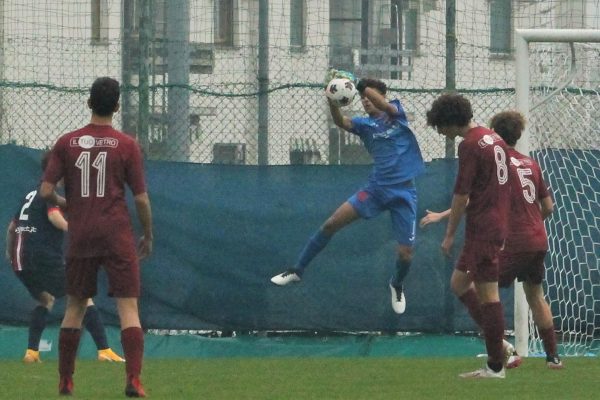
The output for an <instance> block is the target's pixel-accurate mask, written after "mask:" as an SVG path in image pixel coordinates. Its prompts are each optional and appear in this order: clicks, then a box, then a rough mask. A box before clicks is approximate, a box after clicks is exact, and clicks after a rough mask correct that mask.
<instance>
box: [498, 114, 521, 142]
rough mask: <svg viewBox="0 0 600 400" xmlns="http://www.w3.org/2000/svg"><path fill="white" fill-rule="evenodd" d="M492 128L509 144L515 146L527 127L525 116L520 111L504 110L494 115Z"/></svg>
mask: <svg viewBox="0 0 600 400" xmlns="http://www.w3.org/2000/svg"><path fill="white" fill-rule="evenodd" d="M490 128H491V129H493V130H494V131H495V132H496V133H497V134H498V135H500V137H501V138H502V139H504V141H505V142H506V144H507V145H509V146H514V145H516V144H517V141H518V140H519V139H520V138H521V133H522V132H523V129H525V117H523V114H521V113H520V112H518V111H504V112H501V113H498V114H496V115H494V116H493V117H492V120H491V121H490Z"/></svg>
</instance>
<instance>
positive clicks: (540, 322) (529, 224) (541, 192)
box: [420, 111, 563, 369]
mask: <svg viewBox="0 0 600 400" xmlns="http://www.w3.org/2000/svg"><path fill="white" fill-rule="evenodd" d="M490 128H492V129H493V130H494V131H495V132H496V133H498V134H499V135H500V136H501V137H502V139H504V141H505V142H506V144H507V145H508V157H509V160H510V163H509V166H510V173H511V179H510V185H511V206H510V213H509V217H508V223H509V234H508V236H507V238H506V241H505V246H504V248H503V249H502V251H501V252H500V262H499V268H500V278H499V281H498V283H499V286H500V287H508V286H510V285H511V284H512V283H513V282H514V280H515V279H518V280H519V281H520V282H523V289H524V291H525V296H526V298H527V303H528V304H529V306H530V307H531V313H532V315H533V320H534V322H535V324H536V325H537V327H538V331H539V333H540V337H541V338H542V342H543V345H544V350H545V352H546V365H547V366H548V368H551V369H560V368H562V367H563V364H562V362H561V360H560V357H559V356H558V352H557V347H556V334H555V332H554V323H553V320H552V311H551V310H550V306H549V305H548V303H547V302H546V299H545V298H544V289H543V287H542V281H543V279H544V258H545V256H546V253H547V251H548V238H547V235H546V230H545V228H544V222H543V220H544V219H545V218H547V217H548V216H550V214H552V211H553V209H554V202H553V201H552V196H551V195H550V193H549V192H548V189H547V187H546V184H545V182H544V178H543V177H542V171H541V169H540V166H539V165H538V163H537V162H535V160H533V159H532V158H530V157H528V156H526V155H523V154H521V153H519V152H518V151H516V150H515V148H514V146H515V145H516V144H517V141H518V140H519V138H520V137H521V133H522V131H523V129H524V128H525V119H524V117H523V115H521V114H520V113H519V112H517V111H505V112H501V113H499V114H496V115H495V116H494V117H493V118H492V121H491V123H490ZM449 214H450V210H446V211H443V212H441V213H436V212H431V211H429V210H427V215H426V216H424V217H423V218H422V219H421V222H420V226H421V227H424V226H426V225H428V224H430V223H434V222H438V221H440V220H442V219H444V218H446V217H448V215H449Z"/></svg>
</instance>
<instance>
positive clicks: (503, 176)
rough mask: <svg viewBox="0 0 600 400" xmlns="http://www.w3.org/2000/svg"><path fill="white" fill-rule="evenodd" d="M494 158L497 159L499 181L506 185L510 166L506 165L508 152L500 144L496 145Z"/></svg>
mask: <svg viewBox="0 0 600 400" xmlns="http://www.w3.org/2000/svg"><path fill="white" fill-rule="evenodd" d="M494 158H495V159H496V175H498V183H500V184H501V185H504V184H505V183H506V182H508V167H507V165H506V153H505V152H504V149H502V147H500V146H494Z"/></svg>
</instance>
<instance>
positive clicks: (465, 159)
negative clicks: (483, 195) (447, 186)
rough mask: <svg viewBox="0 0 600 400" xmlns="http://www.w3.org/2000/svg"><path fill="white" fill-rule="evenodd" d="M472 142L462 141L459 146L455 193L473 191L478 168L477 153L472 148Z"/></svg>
mask: <svg viewBox="0 0 600 400" xmlns="http://www.w3.org/2000/svg"><path fill="white" fill-rule="evenodd" d="M472 147H473V146H472V144H471V143H470V142H464V141H463V142H462V143H461V144H460V145H459V146H458V176H457V177H456V183H455V185H454V194H458V195H465V194H469V193H471V188H472V186H473V180H474V178H475V175H476V169H477V154H476V153H475V152H473V150H472Z"/></svg>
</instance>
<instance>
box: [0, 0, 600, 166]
mask: <svg viewBox="0 0 600 400" xmlns="http://www.w3.org/2000/svg"><path fill="white" fill-rule="evenodd" d="M258 3H259V2H258V1H257V0H236V6H237V7H236V13H235V16H234V27H235V37H234V46H233V47H232V48H220V47H215V49H214V71H213V73H211V74H191V75H190V85H191V87H193V88H194V89H197V90H200V91H201V92H203V93H191V95H190V104H191V107H190V110H191V112H193V113H196V114H198V115H200V125H199V127H198V130H197V132H196V133H195V134H194V136H193V139H192V150H191V152H190V154H191V155H190V161H194V162H211V161H212V147H213V145H214V144H215V143H218V142H225V143H244V144H246V147H247V151H248V152H247V154H248V158H247V162H248V163H252V164H253V163H256V162H257V156H256V154H257V151H256V149H257V129H258V108H257V106H258V105H257V98H256V96H253V95H248V96H241V97H240V96H239V95H243V94H254V93H255V92H256V91H257V90H258V81H257V73H258V64H257V63H258ZM430 3H431V2H430ZM434 3H435V4H436V6H435V7H434V8H433V9H427V10H426V9H424V8H423V2H421V1H419V2H417V4H418V5H419V7H420V15H419V25H418V27H419V49H418V52H417V54H416V56H415V57H413V59H412V65H413V68H412V71H411V73H410V74H403V79H401V80H393V81H392V80H386V82H387V83H388V85H389V86H390V87H391V88H394V89H440V88H443V87H444V86H445V80H446V77H445V53H446V49H445V46H446V44H445V41H446V37H445V32H446V27H445V2H444V1H437V2H434ZM599 3H600V1H598V0H587V1H584V0H582V1H571V0H561V1H558V2H556V1H554V2H543V1H524V0H523V1H521V0H513V5H514V7H513V27H514V28H517V27H547V28H556V27H582V28H596V29H598V28H600V5H599ZM2 4H3V28H4V30H3V38H2V39H3V42H2V43H3V60H2V61H3V62H2V70H1V71H0V73H1V75H2V77H3V79H4V81H6V82H9V83H10V82H14V83H15V84H14V85H10V84H9V85H8V86H5V87H4V88H2V111H3V112H2V125H1V126H2V132H1V133H0V135H1V136H0V142H1V143H6V142H11V141H14V142H17V143H18V144H25V145H28V146H32V147H47V146H49V145H51V144H52V143H53V142H54V141H55V139H56V138H57V137H58V136H59V135H60V134H62V133H64V132H66V131H69V130H72V129H75V128H77V127H79V126H80V125H82V124H84V123H86V122H87V121H88V119H89V113H88V110H87V108H86V105H85V100H86V99H87V90H88V88H89V85H90V84H91V82H92V80H93V79H94V78H95V77H97V76H102V75H109V76H115V77H120V76H121V35H122V32H121V18H122V16H121V6H122V5H121V0H106V5H107V7H108V28H109V29H108V34H109V37H108V44H107V45H92V44H91V17H90V10H91V2H90V1H83V0H79V1H60V0H46V1H44V2H38V1H31V2H25V3H24V2H23V1H16V0H5V1H4V2H2ZM389 4H390V2H389V0H374V1H373V2H372V7H371V11H370V17H371V18H372V23H371V38H370V40H371V41H373V43H376V40H377V38H378V33H379V32H378V30H379V29H385V28H389V16H388V15H386V13H385V11H386V10H389ZM289 7H290V2H289V1H285V0H280V1H270V2H269V41H270V43H269V60H270V65H269V70H270V87H271V88H272V89H275V88H278V87H280V86H281V85H289V84H291V85H295V84H297V85H303V84H308V83H312V84H314V83H320V82H322V80H323V77H324V74H325V72H326V70H327V68H328V66H329V64H330V63H329V59H328V58H329V48H328V45H329V3H328V2H327V1H322V0H307V12H306V25H307V32H306V47H305V48H304V49H301V50H298V49H292V48H291V47H290V46H289V32H290V26H289V24H290V20H289V14H290V10H289ZM456 7H457V15H456V36H457V53H456V87H457V88H459V89H485V88H510V87H514V82H513V78H514V59H513V57H512V55H505V56H502V55H500V56H499V55H497V54H491V53H490V51H489V42H490V38H489V18H490V15H489V14H490V10H489V1H482V0H457V1H456ZM213 12H214V4H213V0H190V16H191V22H190V41H191V42H193V43H208V44H210V43H212V41H213V36H214V26H213ZM474 33H475V34H474ZM17 83H19V84H23V83H25V84H27V87H26V88H21V87H19V86H18V85H17ZM154 83H164V82H161V78H160V77H157V78H156V80H155V81H154ZM46 87H51V88H61V90H62V91H48V90H47V89H46ZM206 92H213V93H219V94H226V95H227V96H218V97H217V96H212V95H210V93H208V94H207V93H206ZM74 93H75V94H74ZM290 93H294V94H293V95H290ZM400 93H401V96H402V97H404V98H405V99H406V101H407V103H408V104H407V109H408V111H409V113H410V114H411V115H413V116H414V117H413V121H412V123H413V127H414V129H415V131H416V132H417V135H418V136H419V139H422V140H423V141H424V142H430V141H431V137H430V136H431V135H429V136H423V135H425V133H424V132H427V129H428V128H427V127H426V126H425V121H424V111H425V109H424V107H423V97H424V95H422V94H416V95H415V94H409V93H402V92H400ZM431 96H433V95H431ZM493 96H497V97H498V98H494V97H493ZM493 96H491V97H490V99H488V100H487V102H486V103H476V104H475V107H476V115H478V118H479V119H480V120H481V121H482V122H486V121H487V119H489V117H490V116H491V115H490V114H491V113H493V112H495V111H497V110H496V109H495V108H494V107H493V106H491V105H493V104H500V105H506V107H509V106H511V105H513V104H512V94H510V93H505V94H502V93H501V94H498V95H493ZM154 97H155V98H154V104H155V106H157V107H158V108H160V106H162V105H163V104H162V103H161V102H162V100H161V99H160V98H159V96H156V95H155V96H154ZM425 101H428V100H425ZM269 103H270V110H269V134H270V143H269V163H271V164H280V163H287V162H289V153H288V150H289V147H290V145H291V144H292V143H293V142H294V139H307V138H315V137H316V138H319V140H318V142H317V144H318V146H319V150H320V152H321V154H322V155H323V156H325V155H326V154H327V148H326V144H327V134H328V129H329V123H330V122H329V121H328V110H327V107H326V103H325V100H324V96H322V95H320V94H319V92H318V91H316V90H315V88H301V89H296V90H293V91H288V90H275V91H273V92H272V93H271V94H270V97H269ZM345 111H347V112H349V113H359V112H361V107H360V105H359V104H358V102H356V103H355V104H354V106H353V107H349V108H348V109H346V110H345ZM119 121H120V116H119V115H117V124H119V123H120V122H119ZM40 132H42V133H40ZM442 155H443V142H441V141H440V143H439V144H435V146H434V150H433V151H432V154H430V155H429V158H431V157H436V156H442Z"/></svg>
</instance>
